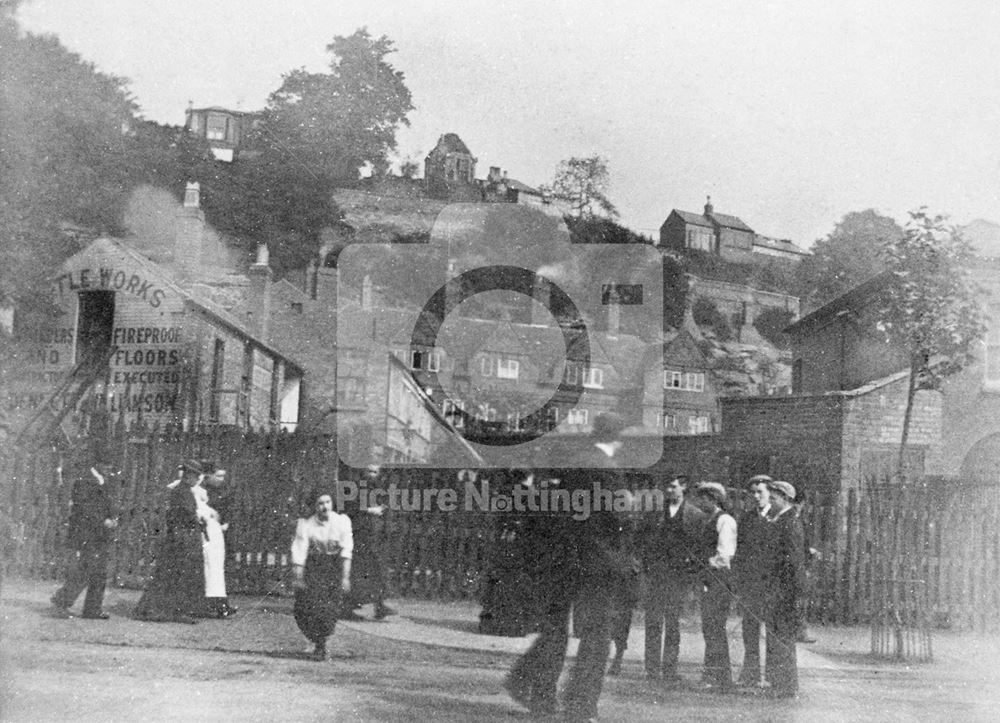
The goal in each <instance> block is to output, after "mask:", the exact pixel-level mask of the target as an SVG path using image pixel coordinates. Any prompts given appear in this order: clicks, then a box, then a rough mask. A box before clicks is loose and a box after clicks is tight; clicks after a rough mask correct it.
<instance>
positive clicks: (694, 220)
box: [672, 208, 715, 228]
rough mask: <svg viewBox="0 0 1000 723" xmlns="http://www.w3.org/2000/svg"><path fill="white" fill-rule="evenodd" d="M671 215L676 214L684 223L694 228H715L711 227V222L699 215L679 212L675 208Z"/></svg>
mask: <svg viewBox="0 0 1000 723" xmlns="http://www.w3.org/2000/svg"><path fill="white" fill-rule="evenodd" d="M672 213H676V214H677V215H678V216H679V217H680V219H681V220H682V221H683V222H684V223H690V224H694V225H695V226H704V227H705V228H715V226H713V225H712V222H711V221H709V220H708V219H707V218H705V217H704V216H702V215H701V214H700V213H691V212H690V211H681V210H678V209H676V208H675V209H674V210H673V211H672Z"/></svg>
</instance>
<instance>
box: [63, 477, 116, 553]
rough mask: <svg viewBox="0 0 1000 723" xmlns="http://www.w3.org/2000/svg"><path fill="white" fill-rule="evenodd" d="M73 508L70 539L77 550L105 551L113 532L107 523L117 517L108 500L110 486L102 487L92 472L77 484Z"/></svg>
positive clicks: (81, 478) (75, 484) (71, 511)
mask: <svg viewBox="0 0 1000 723" xmlns="http://www.w3.org/2000/svg"><path fill="white" fill-rule="evenodd" d="M71 500H72V503H71V504H72V508H71V509H70V513H69V532H68V539H69V543H70V545H72V546H73V548H74V549H76V550H82V549H83V548H95V547H104V546H105V545H107V544H108V543H109V542H111V539H112V535H113V532H112V530H109V529H108V528H107V527H105V526H104V521H105V520H107V519H111V518H113V517H114V516H115V514H114V511H113V510H112V507H111V499H110V497H108V492H107V482H106V481H105V483H104V484H103V485H102V484H100V483H99V482H98V481H97V479H96V478H95V477H94V475H93V473H92V472H91V471H90V470H89V469H88V470H87V472H86V473H84V475H83V476H82V477H80V478H79V479H78V480H77V481H76V482H75V483H74V484H73V494H72V497H71Z"/></svg>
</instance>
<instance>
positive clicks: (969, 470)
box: [959, 433, 1000, 484]
mask: <svg viewBox="0 0 1000 723" xmlns="http://www.w3.org/2000/svg"><path fill="white" fill-rule="evenodd" d="M959 475H960V478H961V479H962V480H967V481H969V482H988V483H995V484H1000V433H996V434H990V435H987V436H986V437H983V438H982V439H980V440H979V441H978V442H976V443H975V444H974V445H972V449H970V450H969V451H968V452H967V453H966V455H965V459H963V460H962V470H961V472H960V473H959Z"/></svg>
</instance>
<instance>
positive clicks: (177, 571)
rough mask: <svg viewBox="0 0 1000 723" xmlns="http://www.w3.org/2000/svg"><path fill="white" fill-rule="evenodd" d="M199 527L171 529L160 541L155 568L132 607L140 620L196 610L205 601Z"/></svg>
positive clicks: (201, 536)
mask: <svg viewBox="0 0 1000 723" xmlns="http://www.w3.org/2000/svg"><path fill="white" fill-rule="evenodd" d="M202 540H203V535H202V533H201V530H200V529H190V530H171V531H169V532H167V534H166V536H164V538H163V539H162V541H161V542H160V545H159V547H158V549H157V554H156V568H155V569H154V571H153V576H152V578H151V579H150V581H149V584H148V585H147V586H146V591H145V592H144V593H143V595H142V597H141V598H140V599H139V604H138V605H137V606H136V609H135V611H134V615H135V617H137V618H139V619H140V620H152V621H169V620H172V619H174V618H177V617H178V616H186V615H191V614H196V613H199V612H200V611H201V610H202V608H203V607H204V604H205V568H204V562H203V555H202Z"/></svg>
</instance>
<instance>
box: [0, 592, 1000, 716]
mask: <svg viewBox="0 0 1000 723" xmlns="http://www.w3.org/2000/svg"><path fill="white" fill-rule="evenodd" d="M57 585H58V583H57V582H56V581H52V580H24V579H13V580H10V579H7V580H4V581H3V584H2V587H0V623H2V630H0V720H3V721H4V723H6V722H7V721H26V722H27V721H30V722H31V723H36V722H37V721H48V720H53V721H65V720H94V719H96V718H94V717H93V716H94V715H97V713H95V711H101V712H102V715H103V718H101V719H102V720H109V721H117V720H122V721H131V720H139V719H142V720H149V721H159V720H178V721H180V720H191V719H192V718H194V719H198V720H206V721H214V720H219V721H229V720H247V721H270V720H278V719H281V720H296V721H297V720H303V721H313V720H316V721H329V720H334V721H337V720H350V721H355V720H361V721H381V720H394V721H397V720H418V721H426V720H445V721H455V722H456V723H458V721H461V722H462V723H470V722H475V721H483V722H484V723H487V722H489V721H495V720H502V721H508V722H512V721H519V720H526V719H529V718H530V717H528V718H526V716H525V714H524V713H523V711H520V710H519V707H518V706H517V705H516V704H515V703H513V702H512V701H511V700H510V698H509V696H508V695H507V694H506V693H505V691H504V690H503V688H502V685H501V683H502V680H503V675H504V674H505V672H506V671H507V670H509V668H510V664H511V663H512V662H513V659H514V657H515V656H517V655H519V654H520V653H522V652H523V651H525V650H526V649H527V648H528V646H529V645H530V644H531V642H532V640H533V636H523V637H501V636H493V635H481V634H480V633H479V632H478V620H479V610H480V609H479V606H478V605H477V604H475V603H474V602H471V601H451V602H447V601H427V600H414V599H394V600H391V601H390V602H391V605H392V607H393V608H395V609H396V611H397V614H396V615H393V616H391V617H389V618H388V619H386V620H383V621H375V620H373V619H371V616H372V613H373V610H372V607H371V606H370V605H369V606H365V607H364V608H362V609H361V613H362V615H364V616H365V617H366V618H367V619H365V620H363V621H358V622H355V621H342V622H341V623H340V624H339V625H338V630H337V633H336V635H335V636H334V641H333V646H332V647H333V660H332V661H331V663H330V664H329V665H325V666H324V665H317V664H316V663H315V662H313V661H311V660H310V659H309V657H308V656H307V655H305V651H306V650H307V648H309V647H310V646H308V644H307V643H306V641H305V640H304V639H303V638H302V636H301V634H300V633H299V632H298V630H297V629H296V626H295V623H294V621H293V619H292V615H291V608H292V599H291V598H290V597H288V596H265V597H249V596H234V598H233V602H234V603H235V604H237V605H238V606H239V608H240V612H239V614H238V615H237V616H236V617H235V618H233V619H231V620H226V621H221V620H205V621H203V622H201V623H199V624H198V625H179V624H159V623H146V622H142V621H137V620H133V619H131V617H130V613H131V610H132V609H133V608H134V606H135V604H136V602H137V601H138V598H139V595H140V592H139V591H135V590H124V589H114V588H112V589H109V590H108V592H107V596H106V598H105V610H106V611H108V612H109V613H110V614H111V619H110V620H109V621H107V622H97V621H89V620H79V619H76V620H56V619H53V618H52V617H51V605H50V604H49V597H50V595H51V594H52V592H53V591H54V590H55V588H56V587H57ZM81 602H82V600H81V601H79V602H78V603H77V605H76V609H79V606H80V604H81ZM642 622H643V621H642V614H641V612H637V613H636V615H635V619H634V625H633V628H632V633H631V637H630V640H629V646H628V649H627V652H626V655H625V664H624V666H623V671H622V675H621V676H619V677H617V678H609V679H607V681H606V682H605V686H604V693H603V694H602V698H601V711H602V712H601V719H602V720H607V721H618V720H622V721H625V720H628V721H640V722H645V721H650V722H652V721H656V720H661V719H662V718H663V717H664V716H665V714H668V711H669V714H670V715H675V716H676V717H680V718H684V719H686V720H718V721H731V720H741V721H774V720H788V721H807V722H808V723H816V722H817V721H837V722H839V721H844V720H850V721H854V720H857V721H868V720H879V721H883V720H888V721H925V720H927V721H937V720H942V721H943V720H948V721H951V720H963V721H979V720H983V721H993V720H998V719H1000V715H998V713H997V711H1000V675H998V671H1000V637H998V635H997V634H995V633H993V634H982V633H980V634H976V633H968V632H954V631H935V634H934V662H933V663H930V664H921V665H915V664H908V663H899V662H889V661H882V660H877V659H874V658H873V657H872V656H871V655H870V644H871V632H870V630H869V629H868V628H867V627H860V626H858V627H830V626H827V627H816V628H815V629H814V630H813V632H814V634H815V636H816V638H817V643H815V644H811V645H799V646H798V660H799V671H800V683H801V689H802V693H801V695H800V696H799V698H798V699H796V700H795V701H793V702H788V703H779V704H775V703H774V702H768V701H765V700H763V699H762V698H761V697H760V696H748V695H746V694H740V695H731V696H712V695H710V694H705V693H703V692H700V691H698V690H696V689H695V687H694V685H693V684H694V683H695V682H696V681H697V680H698V677H699V675H700V669H701V660H702V656H703V653H704V648H703V644H702V639H701V631H700V626H699V622H698V619H697V616H690V617H687V618H685V619H683V620H682V635H681V649H680V666H679V669H680V672H681V674H682V675H683V677H684V678H685V679H686V680H687V681H688V682H689V683H690V684H692V685H689V686H681V687H680V688H679V689H671V690H660V689H657V688H655V687H650V686H649V685H648V683H647V682H646V681H645V676H644V674H643V665H642V658H643V635H644V629H643V625H642ZM739 625H740V623H739V620H738V619H736V618H731V619H730V621H729V625H728V628H729V640H730V654H731V656H732V659H733V661H734V664H735V665H734V672H736V671H738V664H739V661H740V659H741V657H742V645H741V640H740V628H739ZM575 649H576V641H575V640H572V641H571V644H570V649H569V655H570V657H572V656H573V655H574V654H575ZM567 667H568V666H567ZM82 703H86V706H85V707H84V708H81V705H82ZM107 711H112V712H111V713H108V712H107Z"/></svg>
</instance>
